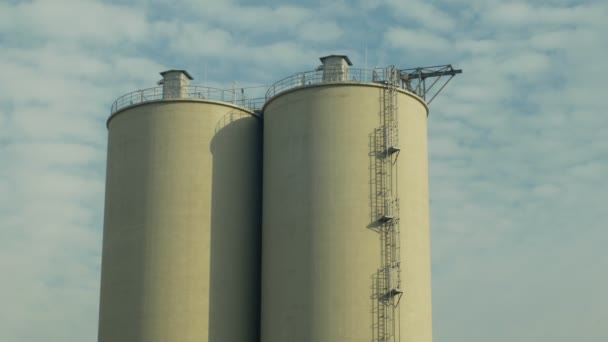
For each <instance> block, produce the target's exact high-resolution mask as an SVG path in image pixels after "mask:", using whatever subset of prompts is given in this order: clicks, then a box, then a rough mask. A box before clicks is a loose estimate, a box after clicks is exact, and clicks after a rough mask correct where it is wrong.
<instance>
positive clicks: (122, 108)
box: [106, 98, 260, 128]
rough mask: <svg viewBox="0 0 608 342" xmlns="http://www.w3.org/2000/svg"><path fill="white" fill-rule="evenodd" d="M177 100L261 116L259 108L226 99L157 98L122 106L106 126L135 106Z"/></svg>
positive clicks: (111, 116)
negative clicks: (233, 109)
mask: <svg viewBox="0 0 608 342" xmlns="http://www.w3.org/2000/svg"><path fill="white" fill-rule="evenodd" d="M177 102H181V103H187V102H193V103H207V104H215V105H220V106H226V107H231V108H235V109H238V110H241V111H243V112H246V113H248V114H251V116H254V117H256V118H260V115H259V113H258V112H259V110H251V109H249V108H245V107H242V106H239V105H235V104H232V103H229V102H225V101H215V100H207V99H196V98H179V99H157V100H150V101H144V102H139V103H134V104H132V105H128V106H125V107H121V108H120V109H119V110H117V111H115V112H113V113H112V114H111V115H110V117H109V118H108V120H107V121H106V127H107V128H109V127H110V121H112V119H114V118H115V117H116V116H118V115H119V114H121V113H123V112H125V111H127V110H129V109H131V108H134V107H139V106H143V105H152V104H159V103H177Z"/></svg>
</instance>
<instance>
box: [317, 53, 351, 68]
mask: <svg viewBox="0 0 608 342" xmlns="http://www.w3.org/2000/svg"><path fill="white" fill-rule="evenodd" d="M331 57H341V58H344V59H345V60H346V63H348V65H350V66H352V65H353V63H352V62H351V61H350V59H349V58H348V56H347V55H328V56H325V57H321V58H319V59H320V60H321V63H325V60H326V59H327V58H331Z"/></svg>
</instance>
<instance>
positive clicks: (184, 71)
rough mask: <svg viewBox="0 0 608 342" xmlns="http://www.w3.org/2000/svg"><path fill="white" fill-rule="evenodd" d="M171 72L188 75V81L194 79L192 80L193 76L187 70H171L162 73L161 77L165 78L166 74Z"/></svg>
mask: <svg viewBox="0 0 608 342" xmlns="http://www.w3.org/2000/svg"><path fill="white" fill-rule="evenodd" d="M170 72H181V73H182V74H184V75H186V77H188V79H190V80H193V79H194V78H192V76H190V74H189V73H188V72H187V71H186V70H180V69H171V70H166V71H163V72H161V73H160V75H161V76H163V77H164V76H165V74H168V73H170Z"/></svg>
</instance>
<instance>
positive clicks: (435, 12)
mask: <svg viewBox="0 0 608 342" xmlns="http://www.w3.org/2000/svg"><path fill="white" fill-rule="evenodd" d="M385 4H386V5H387V6H388V7H389V8H390V9H391V11H392V12H393V13H394V15H395V17H396V18H397V19H398V20H399V21H400V22H405V21H411V22H415V23H417V24H419V25H420V26H422V27H424V28H427V29H432V30H438V31H449V30H452V29H453V28H454V27H455V25H456V23H455V21H454V19H453V18H452V17H451V16H450V15H449V14H448V13H446V12H444V11H443V10H442V9H441V7H438V6H434V5H433V4H432V3H431V2H429V1H422V0H410V1H401V0H386V2H385Z"/></svg>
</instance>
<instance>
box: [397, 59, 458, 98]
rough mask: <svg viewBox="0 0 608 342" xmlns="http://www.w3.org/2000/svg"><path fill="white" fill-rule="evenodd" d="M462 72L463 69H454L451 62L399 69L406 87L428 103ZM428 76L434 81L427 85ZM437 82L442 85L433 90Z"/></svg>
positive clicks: (403, 84)
mask: <svg viewBox="0 0 608 342" xmlns="http://www.w3.org/2000/svg"><path fill="white" fill-rule="evenodd" d="M461 73H462V70H461V69H454V68H453V67H452V65H451V64H447V65H437V66H431V67H419V68H411V69H401V70H399V78H400V81H401V82H402V86H403V87H404V88H406V89H408V90H409V91H411V92H413V93H415V94H416V95H418V96H420V97H421V98H423V99H424V100H425V101H426V103H427V104H430V103H431V102H432V101H433V99H435V97H436V96H437V95H438V94H439V93H440V92H441V91H442V90H443V88H445V86H446V85H447V84H448V82H450V80H452V78H454V76H456V75H457V74H461ZM428 78H432V79H433V81H432V82H431V83H430V84H429V86H428V87H427V83H426V80H427V79H428ZM440 81H441V82H440ZM437 84H441V86H440V87H439V88H435V90H434V91H433V87H435V85H437ZM427 97H430V99H429V100H428V101H427V100H426V99H427Z"/></svg>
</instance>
